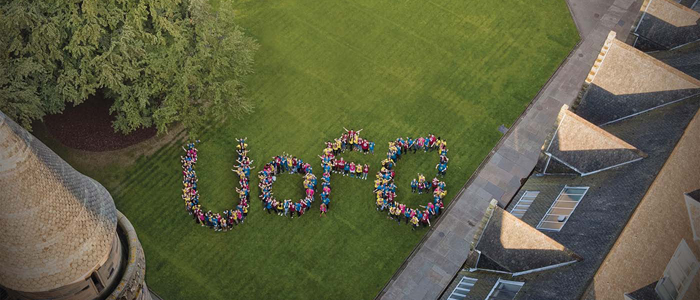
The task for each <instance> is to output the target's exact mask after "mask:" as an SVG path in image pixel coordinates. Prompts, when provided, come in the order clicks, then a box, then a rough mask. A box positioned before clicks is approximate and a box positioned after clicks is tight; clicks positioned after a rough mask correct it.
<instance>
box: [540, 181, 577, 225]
mask: <svg viewBox="0 0 700 300" xmlns="http://www.w3.org/2000/svg"><path fill="white" fill-rule="evenodd" d="M587 191H588V187H569V186H565V187H564V189H563V190H561V193H559V196H558V197H557V200H555V201H554V203H552V207H550V208H549V210H548V211H547V213H546V214H545V215H544V217H543V218H542V220H541V221H540V223H539V224H537V229H542V230H552V231H559V230H561V229H562V227H564V224H566V221H568V220H569V216H571V214H572V213H573V212H574V209H576V206H578V204H579V202H580V201H581V199H583V195H585V194H586V192H587Z"/></svg>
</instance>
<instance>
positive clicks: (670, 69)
mask: <svg viewBox="0 0 700 300" xmlns="http://www.w3.org/2000/svg"><path fill="white" fill-rule="evenodd" d="M612 45H615V46H618V47H620V48H623V49H624V50H627V51H628V52H631V53H630V54H631V55H636V56H637V57H640V58H642V59H644V60H645V61H649V62H650V63H652V64H654V65H655V66H657V67H660V68H662V69H664V70H666V71H667V72H670V73H671V74H672V75H675V76H677V77H679V78H680V79H683V80H685V81H687V82H689V83H692V84H694V85H695V86H696V87H697V88H700V80H698V79H695V78H693V77H692V76H690V75H688V74H686V73H684V72H682V71H680V70H678V69H676V68H674V67H671V66H669V65H668V64H666V63H664V62H662V61H660V60H658V59H656V58H655V57H653V56H651V55H649V54H646V53H644V52H642V51H640V50H639V49H637V48H634V47H632V46H630V45H627V44H626V43H624V42H622V41H620V40H618V39H613V41H612ZM606 53H607V52H606ZM591 81H592V80H591Z"/></svg>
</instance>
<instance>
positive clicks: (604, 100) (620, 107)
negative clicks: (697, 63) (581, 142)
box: [577, 32, 700, 125]
mask: <svg viewBox="0 0 700 300" xmlns="http://www.w3.org/2000/svg"><path fill="white" fill-rule="evenodd" d="M586 83H587V84H588V87H587V89H586V92H585V94H584V96H583V98H582V99H581V103H580V104H579V106H578V109H577V112H579V115H580V116H581V117H583V118H584V119H586V120H588V121H590V122H591V123H593V124H596V125H603V124H606V123H608V122H612V121H616V120H620V119H622V118H625V117H630V116H634V115H636V114H639V113H642V112H644V111H647V110H650V109H653V108H656V107H659V106H662V105H667V104H669V103H672V102H674V101H680V100H683V99H687V98H688V97H690V96H693V95H697V94H699V93H700V81H698V80H697V79H695V78H693V77H690V76H688V75H687V74H685V73H683V72H681V71H678V70H676V69H674V68H672V67H670V66H668V65H666V64H664V63H663V62H661V61H659V60H657V59H655V58H653V57H651V56H649V55H648V54H645V53H643V52H641V51H639V50H637V49H635V48H633V47H631V46H629V45H627V44H625V43H623V42H621V41H619V40H617V39H616V38H615V32H610V35H609V36H608V39H607V40H606V42H605V45H604V46H603V49H602V50H601V53H600V55H599V56H598V59H597V60H596V62H595V64H594V65H593V68H592V69H591V72H590V73H589V76H588V78H587V79H586Z"/></svg>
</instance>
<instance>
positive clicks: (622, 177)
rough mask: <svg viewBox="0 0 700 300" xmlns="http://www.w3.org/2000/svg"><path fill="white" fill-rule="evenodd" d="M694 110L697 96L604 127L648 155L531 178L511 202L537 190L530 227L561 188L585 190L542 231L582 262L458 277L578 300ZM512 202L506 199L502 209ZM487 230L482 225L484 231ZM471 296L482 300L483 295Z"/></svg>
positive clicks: (532, 295) (528, 294)
mask: <svg viewBox="0 0 700 300" xmlns="http://www.w3.org/2000/svg"><path fill="white" fill-rule="evenodd" d="M698 108H700V97H694V98H692V99H689V100H688V101H681V102H677V103H674V104H671V105H668V106H665V107H662V108H659V109H656V110H653V111H651V112H648V113H645V114H641V115H638V116H636V117H634V118H630V119H626V120H623V121H620V122H616V123H613V124H611V125H608V126H605V127H603V128H605V129H606V130H607V131H608V132H610V133H611V134H615V135H616V136H619V137H620V138H622V139H625V140H628V141H630V143H635V144H636V145H638V147H639V149H640V150H642V151H644V152H646V153H648V154H649V156H648V157H647V158H645V159H642V160H640V161H639V162H636V163H632V164H627V165H624V166H620V167H618V168H614V169H610V170H607V171H604V172H600V173H596V174H593V175H590V176H584V177H581V176H557V175H550V176H531V177H530V178H529V179H528V180H527V182H526V183H525V184H524V185H523V187H522V188H521V191H520V192H518V194H516V195H515V197H514V198H513V199H519V198H520V197H521V196H522V194H523V193H524V192H525V191H539V192H540V194H539V195H538V196H537V198H536V200H535V201H534V202H533V203H532V205H531V206H530V207H529V209H528V211H527V212H526V213H525V214H524V215H523V218H522V221H523V222H524V223H527V224H528V225H530V226H532V227H536V226H537V224H538V223H539V221H540V220H541V219H542V217H543V216H544V215H545V214H546V212H547V210H548V209H549V207H550V206H551V205H552V203H553V202H554V201H555V199H556V198H557V196H558V195H559V193H560V192H561V190H562V189H563V188H564V187H565V186H587V187H589V190H588V192H587V193H586V195H585V196H584V197H583V199H582V200H581V201H580V204H579V205H578V206H577V207H576V209H575V211H574V212H573V214H572V215H571V216H570V217H569V220H568V221H567V223H566V225H565V226H564V227H563V228H562V230H561V231H559V232H554V231H542V233H543V234H545V235H547V236H548V237H550V238H552V239H553V240H555V241H557V242H558V243H560V244H561V245H563V246H565V247H566V248H568V249H569V250H570V251H572V252H574V253H576V254H577V255H579V256H580V257H581V258H582V259H583V260H581V261H579V262H576V263H574V264H571V265H567V266H563V267H559V268H555V269H551V270H545V271H541V272H537V273H532V274H527V275H523V276H515V277H511V276H508V275H505V274H497V273H493V272H486V271H476V272H472V273H469V272H463V274H464V275H466V276H469V277H479V278H490V279H489V280H490V282H491V281H492V282H493V283H495V282H496V280H497V279H498V278H503V279H507V280H514V281H524V282H525V285H524V286H523V287H522V289H521V292H520V293H518V295H517V297H516V299H538V300H546V299H557V300H559V299H579V298H580V297H581V296H582V295H583V293H584V292H585V290H586V288H587V287H588V284H589V283H590V280H591V279H592V278H593V276H594V275H595V272H596V270H597V269H598V267H599V266H600V264H601V263H602V261H603V259H604V258H605V256H606V254H607V253H608V251H609V250H610V249H611V248H612V246H613V244H614V243H615V240H616V239H617V237H618V236H619V234H620V232H621V231H622V229H623V228H624V225H625V224H626V223H627V220H628V219H629V217H630V216H631V215H632V212H633V211H634V209H635V208H636V206H637V205H638V204H639V202H640V201H641V199H642V198H643V197H644V195H645V194H646V190H647V189H648V187H649V186H650V185H651V183H652V182H653V181H654V179H655V178H656V175H657V174H658V172H659V171H660V170H661V167H662V166H663V164H664V163H665V161H666V159H667V158H668V156H669V155H670V154H671V152H672V150H673V148H674V146H675V145H676V143H677V142H678V140H679V139H680V137H681V136H682V134H683V132H684V130H685V127H686V126H687V124H688V123H689V122H690V120H691V119H692V117H693V116H694V115H695V113H696V112H697V111H698ZM515 202H516V201H511V203H510V205H509V206H508V207H507V208H506V211H510V210H511V209H512V206H514V205H515ZM488 230H489V227H486V229H485V230H484V232H488ZM493 283H490V284H491V286H493ZM478 284H479V283H477V285H478ZM563 287H566V288H563ZM449 292H451V290H449V289H448V290H447V291H446V294H448V293H449ZM475 295H476V294H475ZM474 297H476V298H474V299H484V297H485V295H483V297H482V296H481V295H480V296H478V297H477V296H474ZM479 297H481V298H479ZM468 299H471V298H468Z"/></svg>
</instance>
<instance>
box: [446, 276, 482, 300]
mask: <svg viewBox="0 0 700 300" xmlns="http://www.w3.org/2000/svg"><path fill="white" fill-rule="evenodd" d="M475 283H476V279H474V278H469V277H462V280H460V281H459V283H458V284H457V287H455V289H454V290H453V291H452V294H450V296H449V297H447V300H462V299H464V298H466V297H467V294H469V291H471V290H472V287H474V284H475Z"/></svg>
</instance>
